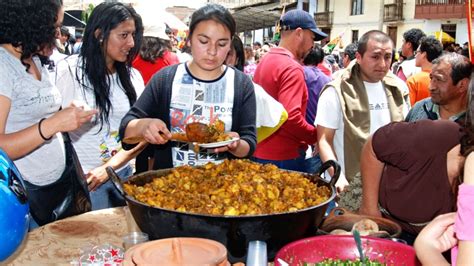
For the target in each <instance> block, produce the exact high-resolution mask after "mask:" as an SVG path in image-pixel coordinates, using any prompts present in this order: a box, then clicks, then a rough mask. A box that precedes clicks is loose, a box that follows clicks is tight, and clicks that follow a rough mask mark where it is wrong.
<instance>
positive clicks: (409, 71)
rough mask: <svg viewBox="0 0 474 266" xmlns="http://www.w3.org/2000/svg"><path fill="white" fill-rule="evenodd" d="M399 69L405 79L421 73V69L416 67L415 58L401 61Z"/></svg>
mask: <svg viewBox="0 0 474 266" xmlns="http://www.w3.org/2000/svg"><path fill="white" fill-rule="evenodd" d="M400 68H401V69H402V71H403V75H405V77H406V78H407V79H408V78H409V77H411V76H413V75H414V74H416V73H419V72H421V67H417V66H416V60H415V58H413V59H410V60H403V62H402V63H401V64H400Z"/></svg>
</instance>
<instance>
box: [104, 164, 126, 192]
mask: <svg viewBox="0 0 474 266" xmlns="http://www.w3.org/2000/svg"><path fill="white" fill-rule="evenodd" d="M105 170H106V171H107V175H108V176H109V178H110V180H112V184H114V187H115V188H116V189H117V190H118V192H120V194H122V196H124V197H125V192H124V190H123V185H122V181H121V180H120V178H119V177H118V175H117V173H116V172H115V171H114V169H113V168H112V167H110V166H107V168H105Z"/></svg>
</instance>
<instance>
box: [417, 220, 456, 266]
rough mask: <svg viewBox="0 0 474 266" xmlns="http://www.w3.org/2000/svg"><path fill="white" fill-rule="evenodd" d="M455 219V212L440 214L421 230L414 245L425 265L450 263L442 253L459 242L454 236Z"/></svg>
mask: <svg viewBox="0 0 474 266" xmlns="http://www.w3.org/2000/svg"><path fill="white" fill-rule="evenodd" d="M455 219H456V213H455V212H451V213H447V214H442V215H439V216H437V217H436V218H435V219H434V220H433V221H431V222H430V223H429V224H428V225H427V226H426V227H425V228H423V230H422V231H421V232H420V234H419V235H418V237H417V238H416V240H415V245H414V246H415V250H416V255H417V257H418V259H419V260H420V261H421V263H422V264H423V265H449V263H448V262H447V261H446V260H445V259H444V257H443V256H442V254H441V253H443V252H445V251H447V250H449V249H451V248H452V247H454V246H455V245H456V244H457V242H458V240H457V239H456V237H455V236H454V221H455Z"/></svg>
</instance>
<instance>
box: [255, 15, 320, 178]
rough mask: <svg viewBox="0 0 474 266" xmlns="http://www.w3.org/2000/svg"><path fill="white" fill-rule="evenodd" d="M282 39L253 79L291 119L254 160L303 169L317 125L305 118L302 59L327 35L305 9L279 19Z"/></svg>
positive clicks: (258, 149) (289, 168)
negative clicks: (280, 105) (283, 108)
mask: <svg viewBox="0 0 474 266" xmlns="http://www.w3.org/2000/svg"><path fill="white" fill-rule="evenodd" d="M280 27H281V41H280V45H279V46H278V47H273V48H271V49H270V51H269V52H268V53H267V54H266V55H265V57H264V58H262V59H261V61H260V63H259V64H258V66H257V69H256V70H255V76H254V82H255V83H257V84H259V85H260V86H262V87H263V88H264V89H265V91H266V92H267V93H268V94H270V95H271V96H272V97H273V98H275V99H276V100H277V101H278V102H280V103H281V104H282V105H283V107H285V109H286V111H287V112H288V120H287V121H286V122H285V123H284V124H283V125H282V126H281V127H280V129H279V130H278V131H276V132H275V133H274V134H273V135H271V136H270V137H269V138H267V139H265V140H264V141H262V142H260V143H259V144H258V145H257V149H256V151H255V153H254V158H253V160H255V161H257V162H261V163H273V164H275V165H277V166H278V167H279V168H283V169H288V170H295V171H304V170H305V167H304V159H305V151H306V149H307V148H308V145H312V144H314V143H315V142H316V128H315V127H314V126H313V125H311V124H309V123H308V122H307V121H306V119H305V115H306V105H307V101H308V90H307V87H306V83H305V79H304V68H303V66H302V65H301V64H300V63H299V62H302V61H303V59H304V58H305V57H306V55H307V54H308V53H309V51H310V50H311V49H312V48H313V44H314V41H318V40H322V39H324V38H326V37H327V35H326V34H325V33H323V32H321V31H319V30H318V28H317V27H316V23H315V21H314V19H313V17H312V16H311V15H310V14H309V13H308V12H306V11H303V10H291V11H288V12H287V13H286V14H285V15H284V16H283V17H282V19H281V21H280Z"/></svg>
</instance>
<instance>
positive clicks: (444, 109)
mask: <svg viewBox="0 0 474 266" xmlns="http://www.w3.org/2000/svg"><path fill="white" fill-rule="evenodd" d="M33 13H35V14H41V15H38V16H31V15H30V14H33ZM0 14H2V18H3V19H2V21H1V22H0V62H1V64H0V84H1V86H0V148H1V149H3V150H4V151H5V152H6V153H7V154H8V156H9V157H10V158H11V159H12V160H14V162H15V164H16V165H17V167H18V168H19V170H20V172H21V173H22V175H23V178H24V180H25V181H26V182H28V183H31V184H34V185H35V187H36V188H38V189H41V188H44V187H48V186H50V184H53V183H55V182H59V180H61V179H62V176H64V172H65V169H66V163H65V162H66V157H67V155H68V154H67V150H66V149H65V144H64V143H65V142H64V135H63V134H62V133H68V136H69V137H70V139H71V141H72V144H73V146H74V149H75V151H76V152H77V155H78V159H79V161H80V163H81V165H82V170H83V171H84V178H85V179H86V181H87V184H88V189H89V191H90V198H91V203H92V209H93V210H97V209H103V208H109V207H115V206H122V205H124V204H125V203H124V201H123V199H122V198H121V196H120V195H118V193H117V192H116V191H115V189H114V188H113V186H112V184H111V181H110V180H109V178H108V176H107V173H106V168H107V167H112V168H113V169H114V170H115V171H116V172H117V173H118V175H119V176H120V178H122V179H126V178H127V177H128V176H130V175H132V174H133V172H134V170H135V173H139V172H143V171H147V170H150V169H163V168H171V167H178V166H182V165H191V166H196V165H203V164H205V163H207V162H214V163H219V162H221V161H222V160H224V159H225V158H249V159H251V160H253V161H255V162H259V163H273V164H275V165H277V166H278V167H279V168H282V169H287V170H296V171H301V172H309V173H312V172H315V171H316V170H317V169H318V167H319V165H320V164H321V162H325V161H327V160H335V161H337V162H338V163H339V164H340V165H341V167H342V172H341V176H340V177H339V179H338V182H337V183H336V188H337V191H338V193H341V194H342V193H344V192H345V191H347V189H348V188H349V187H350V185H351V183H354V178H356V177H357V176H358V175H359V176H361V178H362V191H363V193H362V196H361V198H360V202H359V206H358V209H359V210H358V211H359V213H360V214H367V215H372V216H383V217H386V218H388V219H391V220H393V221H394V222H396V223H398V224H400V225H401V226H402V229H403V233H402V236H401V237H402V238H403V239H405V240H406V241H407V242H408V243H410V244H412V243H413V242H414V241H415V238H416V237H417V236H418V235H419V238H418V239H417V240H416V242H415V247H416V249H417V252H418V253H419V258H420V260H422V262H423V263H427V264H430V263H433V262H442V263H444V262H445V261H444V260H443V259H444V258H443V257H442V256H441V255H440V254H441V253H442V252H444V251H446V250H448V249H449V248H452V247H454V246H455V244H456V243H458V240H459V257H457V258H458V262H462V261H466V260H467V259H469V256H468V255H466V254H467V253H466V250H468V251H469V250H472V248H470V247H471V245H472V241H474V238H473V236H474V235H473V234H470V232H474V231H473V228H474V227H472V226H469V223H468V222H466V221H467V219H470V218H471V216H472V215H471V213H470V209H472V207H471V204H470V202H469V201H468V199H469V197H470V194H472V193H471V191H472V183H473V179H474V173H473V169H472V154H471V151H472V149H473V148H472V146H473V134H474V128H473V126H474V124H473V121H472V120H473V115H474V104H473V103H471V102H470V101H471V100H472V95H473V93H472V90H473V88H472V87H473V80H472V77H471V76H472V72H473V66H472V64H471V62H470V60H469V58H467V57H466V56H465V53H463V49H454V48H453V49H450V47H451V48H452V46H446V45H445V47H443V44H442V43H441V42H440V41H439V40H437V39H436V38H434V37H432V36H427V35H426V34H425V33H424V32H423V31H422V30H421V29H410V30H408V31H407V32H405V33H404V34H403V42H402V47H401V54H400V56H399V58H400V59H399V60H398V61H397V62H395V60H394V58H395V50H396V49H395V44H394V42H393V41H392V39H391V38H390V37H389V36H388V35H387V34H386V33H384V32H382V31H379V30H371V31H368V32H366V33H365V34H363V35H362V37H361V38H360V39H359V40H358V42H357V43H352V44H349V45H347V46H346V47H345V49H344V50H343V51H342V52H341V53H333V54H325V52H324V50H323V49H322V48H321V47H320V46H319V45H318V44H315V42H317V41H320V40H322V39H325V38H327V37H328V36H327V34H325V33H324V32H322V31H320V30H319V29H318V27H317V25H316V23H315V21H314V18H313V16H311V15H310V14H309V13H307V12H305V11H302V10H290V11H287V12H286V13H285V14H284V15H283V16H282V18H281V20H280V23H279V26H280V39H279V41H278V42H277V43H269V44H264V45H261V44H260V43H258V42H256V43H254V44H253V45H252V46H250V45H245V44H243V43H242V41H241V39H240V38H239V37H238V34H236V24H235V20H234V19H233V17H232V15H231V13H230V12H229V11H228V10H227V9H226V8H224V7H223V6H220V5H218V4H208V5H206V6H203V7H201V8H199V9H198V10H196V11H195V12H194V13H193V14H192V16H191V19H190V23H189V32H188V36H187V41H186V46H185V48H186V51H182V52H177V51H176V49H175V47H174V46H173V39H174V38H173V34H172V31H170V29H169V28H168V27H167V25H166V24H159V23H154V22H153V21H145V20H143V21H142V18H141V17H140V15H139V14H138V13H136V12H135V10H134V9H133V8H132V7H130V6H128V5H124V4H122V3H118V2H106V3H102V4H99V5H98V6H97V7H95V8H94V10H93V12H92V14H91V16H90V18H89V20H88V23H87V25H86V26H85V30H84V33H83V36H81V37H82V40H81V43H80V47H79V48H78V49H76V48H77V47H76V45H73V44H72V43H70V42H69V38H70V34H69V32H68V31H67V29H65V28H64V27H61V24H62V20H63V17H64V9H63V6H62V1H61V0H41V1H2V2H0ZM451 50H456V51H451ZM76 51H77V53H75V52H76ZM58 53H59V54H62V55H64V56H57V55H58ZM52 55H56V56H52ZM402 59H403V60H402ZM52 60H53V61H54V65H53V68H52V69H51V61H52ZM48 68H49V69H48ZM52 70H53V71H52ZM217 120H220V121H222V122H223V123H224V125H225V131H226V132H228V134H229V135H231V136H232V137H233V138H235V139H236V141H233V142H231V143H229V144H228V145H226V146H222V147H217V148H212V149H203V148H201V149H199V150H198V151H196V150H195V148H194V147H193V145H191V144H190V143H187V142H183V141H175V140H173V141H171V138H172V133H183V132H184V130H185V127H186V125H187V124H188V123H191V122H203V123H214V122H215V121H217ZM123 139H129V140H132V141H128V142H127V143H124V142H122V140H123ZM134 158H135V160H136V164H135V166H136V167H135V169H133V168H132V166H131V165H130V161H131V160H132V159H134ZM469 163H470V164H471V165H469ZM330 172H331V171H330ZM28 189H29V188H27V190H28ZM52 197H53V195H52ZM35 208H41V207H38V206H37V205H35ZM456 210H457V214H454V213H452V212H454V211H456ZM35 211H37V210H35V209H32V213H33V219H32V221H31V223H30V228H31V229H33V228H35V227H37V226H38V225H41V224H40V223H39V221H35V219H34V218H35V215H34V212H35ZM447 213H451V214H447ZM438 215H441V216H439V217H438V218H436V217H437V216H438ZM453 224H454V225H455V226H454V229H453ZM423 228H424V229H423ZM420 232H421V233H420ZM454 232H455V233H456V236H454ZM446 239H449V241H448V242H446V241H444V240H446ZM443 241H444V242H443ZM440 256H441V257H440ZM453 259H456V256H454V257H453Z"/></svg>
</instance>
